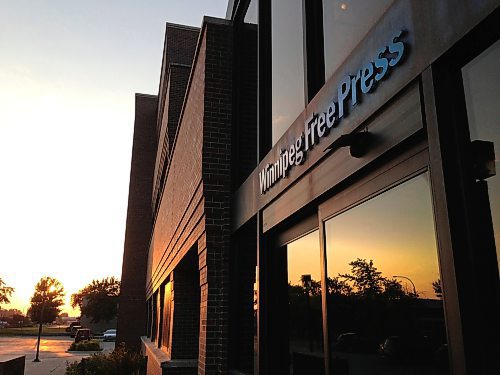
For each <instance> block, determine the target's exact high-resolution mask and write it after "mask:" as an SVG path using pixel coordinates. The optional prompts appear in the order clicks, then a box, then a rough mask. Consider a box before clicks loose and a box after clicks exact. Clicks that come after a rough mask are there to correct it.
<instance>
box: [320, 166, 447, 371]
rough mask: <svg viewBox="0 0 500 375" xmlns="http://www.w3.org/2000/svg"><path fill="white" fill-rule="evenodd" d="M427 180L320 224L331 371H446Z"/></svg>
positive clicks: (401, 187) (420, 178)
mask: <svg viewBox="0 0 500 375" xmlns="http://www.w3.org/2000/svg"><path fill="white" fill-rule="evenodd" d="M428 178H429V177H428V174H427V173H426V174H423V175H420V176H418V177H415V178H413V179H411V180H409V181H407V182H405V183H403V184H401V185H399V186H397V187H395V188H392V189H390V190H388V191H386V192H385V193H382V194H381V195H378V196H376V197H374V198H372V199H370V200H368V201H366V202H364V203H362V204H360V205H358V206H356V207H354V208H352V209H350V210H348V211H345V212H343V213H341V214H339V215H337V216H334V217H333V218H331V219H329V220H328V221H326V222H325V235H326V257H327V275H328V278H327V285H328V303H329V311H328V313H329V317H328V324H329V331H330V341H331V342H332V345H331V350H332V352H333V355H332V358H333V362H332V365H331V366H332V372H336V371H337V372H339V373H349V374H351V375H366V374H394V375H396V374H398V375H399V374H422V375H431V374H446V373H448V369H447V366H448V356H447V341H446V330H445V322H444V311H443V301H442V298H443V296H442V292H441V282H440V274H439V267H438V258H437V246H436V240H435V232H434V221H433V212H432V203H431V194H430V187H429V181H428ZM346 369H348V370H346ZM343 371H347V372H343Z"/></svg>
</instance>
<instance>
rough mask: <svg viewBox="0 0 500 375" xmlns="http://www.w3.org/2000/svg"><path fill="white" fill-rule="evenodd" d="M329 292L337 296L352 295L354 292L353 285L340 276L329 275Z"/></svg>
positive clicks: (327, 280)
mask: <svg viewBox="0 0 500 375" xmlns="http://www.w3.org/2000/svg"><path fill="white" fill-rule="evenodd" d="M326 286H327V288H328V294H330V295H336V296H350V295H351V294H352V288H351V286H350V285H349V284H348V283H347V282H346V281H344V280H341V279H340V278H338V277H335V276H334V277H328V278H327V279H326Z"/></svg>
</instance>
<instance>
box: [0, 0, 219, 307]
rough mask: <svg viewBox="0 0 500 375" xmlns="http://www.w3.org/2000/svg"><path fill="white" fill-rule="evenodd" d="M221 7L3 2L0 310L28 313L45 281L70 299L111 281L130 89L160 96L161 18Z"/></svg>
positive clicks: (123, 203)
mask: <svg viewBox="0 0 500 375" xmlns="http://www.w3.org/2000/svg"><path fill="white" fill-rule="evenodd" d="M226 5H227V0H209V1H206V0H152V1H133V0H106V1H102V0H86V1H83V0H74V1H63V0H30V1H26V0H15V1H14V0H0V182H1V183H0V228H1V229H0V278H2V279H3V280H4V281H5V283H6V284H7V285H9V286H12V287H14V288H15V289H16V291H15V294H14V295H13V297H12V298H11V304H10V305H2V306H1V307H2V308H4V309H7V308H19V309H21V310H22V311H23V312H25V311H26V309H27V307H28V305H29V298H30V296H31V295H32V294H33V290H34V286H35V284H36V283H37V281H38V280H39V279H40V278H41V277H42V276H45V275H49V276H52V277H55V278H57V279H59V281H61V283H62V284H63V285H64V287H65V289H66V293H67V294H66V300H67V302H69V297H70V295H71V293H74V292H75V291H77V290H78V289H80V288H82V287H83V286H85V285H86V284H87V283H89V282H90V281H91V280H92V279H94V278H102V277H106V276H117V277H120V274H121V265H122V254H123V241H124V231H125V218H126V210H127V197H128V183H129V172H130V157H131V149H132V133H133V120H134V93H136V92H140V93H146V94H157V92H158V84H159V76H160V65H161V55H162V49H163V37H164V29H165V22H174V23H180V24H186V25H193V26H200V25H201V21H202V17H203V15H211V16H217V17H222V18H223V17H224V16H225V11H226ZM64 311H67V312H69V313H70V314H75V313H77V312H74V311H72V310H71V309H70V308H69V305H68V304H67V305H65V306H64Z"/></svg>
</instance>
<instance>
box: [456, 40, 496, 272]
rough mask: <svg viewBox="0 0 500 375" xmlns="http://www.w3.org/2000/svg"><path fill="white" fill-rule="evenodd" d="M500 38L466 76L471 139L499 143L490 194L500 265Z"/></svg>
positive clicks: (469, 67)
mask: <svg viewBox="0 0 500 375" xmlns="http://www.w3.org/2000/svg"><path fill="white" fill-rule="evenodd" d="M499 65H500V41H497V42H496V43H495V44H493V45H492V46H491V47H490V48H488V49H487V50H486V51H484V52H483V53H482V54H480V55H479V56H478V57H476V58H475V59H474V60H472V61H471V62H470V63H469V64H467V65H466V66H464V67H463V69H462V77H463V83H464V89H465V101H466V105H467V117H468V120H469V129H470V136H471V140H482V141H490V142H493V143H494V147H495V153H496V158H495V166H496V171H497V175H496V176H493V177H490V178H488V179H487V180H486V181H487V182H488V194H489V198H490V205H491V216H492V218H493V230H494V233H495V243H496V249H497V262H498V264H499V266H500V253H499V252H498V245H499V244H500V164H499V163H498V160H499V156H498V155H500V123H499V121H500V105H499V100H500V70H499V69H498V66H499ZM499 268H500V267H499Z"/></svg>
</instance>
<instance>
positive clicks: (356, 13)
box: [323, 0, 394, 80]
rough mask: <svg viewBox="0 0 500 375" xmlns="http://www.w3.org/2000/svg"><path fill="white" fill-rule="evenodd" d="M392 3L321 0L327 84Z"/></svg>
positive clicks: (391, 0)
mask: <svg viewBox="0 0 500 375" xmlns="http://www.w3.org/2000/svg"><path fill="white" fill-rule="evenodd" d="M393 2H394V0H377V1H373V0H323V27H324V32H325V34H324V35H325V78H326V79H327V80H328V78H330V77H331V76H332V74H333V73H335V70H337V68H338V67H339V66H340V65H341V64H342V62H343V61H344V59H345V58H346V57H347V56H348V55H349V54H350V53H351V51H352V50H353V49H354V47H356V45H357V44H358V43H359V42H360V41H361V39H363V37H364V36H365V35H366V33H367V32H368V31H369V30H370V28H371V27H372V26H373V25H374V24H375V23H376V22H377V21H378V20H379V18H380V17H381V16H382V14H383V13H384V12H385V11H386V10H387V8H389V6H390V5H391V4H392V3H393Z"/></svg>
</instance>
